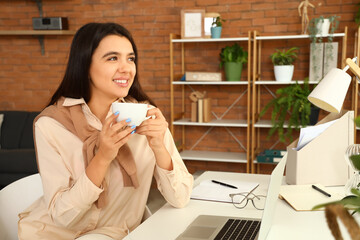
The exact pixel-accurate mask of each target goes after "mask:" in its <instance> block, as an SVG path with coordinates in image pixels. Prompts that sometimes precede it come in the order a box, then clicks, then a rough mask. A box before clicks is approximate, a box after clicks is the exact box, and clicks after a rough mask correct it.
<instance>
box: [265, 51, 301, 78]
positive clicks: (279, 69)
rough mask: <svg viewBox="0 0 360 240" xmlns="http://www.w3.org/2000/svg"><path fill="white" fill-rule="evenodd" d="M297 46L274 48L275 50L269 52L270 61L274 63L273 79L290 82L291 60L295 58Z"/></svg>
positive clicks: (291, 74) (292, 70)
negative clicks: (281, 48) (271, 52)
mask: <svg viewBox="0 0 360 240" xmlns="http://www.w3.org/2000/svg"><path fill="white" fill-rule="evenodd" d="M297 49H298V48H297V47H292V48H290V49H288V50H286V49H283V50H279V49H276V52H274V53H273V54H271V61H272V63H273V64H274V73H275V79H276V81H278V82H290V81H291V79H292V76H293V73H294V65H293V62H294V61H295V59H296V58H297V54H296V50H297Z"/></svg>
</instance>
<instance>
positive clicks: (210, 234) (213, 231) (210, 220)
mask: <svg viewBox="0 0 360 240" xmlns="http://www.w3.org/2000/svg"><path fill="white" fill-rule="evenodd" d="M286 159H287V155H285V156H284V157H283V158H282V159H281V161H280V162H279V163H278V164H277V166H276V167H275V169H274V170H273V172H272V173H271V177H270V182H269V188H268V191H267V195H266V200H265V208H264V210H263V214H262V218H261V219H256V218H243V217H239V218H237V217H226V216H212V215H199V216H198V217H197V218H196V219H195V220H194V221H193V222H192V223H191V224H190V225H189V226H188V227H187V228H186V229H185V231H184V232H183V233H181V234H180V235H179V236H178V237H177V238H176V239H177V240H218V239H219V240H220V239H228V240H235V239H249V240H250V239H254V240H255V239H256V240H263V239H266V236H267V235H268V233H269V231H270V228H271V225H272V221H273V217H274V212H275V207H276V203H277V199H278V196H279V192H280V186H281V183H282V179H283V174H284V168H285V164H286ZM249 204H251V203H249ZM240 211H241V210H240ZM232 231H235V233H232Z"/></svg>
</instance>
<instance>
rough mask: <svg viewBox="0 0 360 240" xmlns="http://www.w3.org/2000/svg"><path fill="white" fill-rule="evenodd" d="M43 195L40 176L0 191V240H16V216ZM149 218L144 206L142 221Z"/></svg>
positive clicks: (23, 179) (34, 176)
mask: <svg viewBox="0 0 360 240" xmlns="http://www.w3.org/2000/svg"><path fill="white" fill-rule="evenodd" d="M42 195H43V188H42V182H41V177H40V174H38V173H37V174H33V175H30V176H27V177H24V178H21V179H19V180H17V181H15V182H13V183H11V184H9V185H8V186H6V187H4V188H3V189H1V190H0V239H1V240H17V239H18V220H19V217H18V214H19V213H20V212H22V211H23V210H25V209H26V208H27V207H29V206H30V205H31V204H32V203H33V202H35V200H37V199H38V198H39V197H41V196H42ZM150 216H151V211H150V209H149V208H148V207H147V206H146V208H145V212H144V216H143V219H142V221H145V220H146V219H147V218H149V217H150Z"/></svg>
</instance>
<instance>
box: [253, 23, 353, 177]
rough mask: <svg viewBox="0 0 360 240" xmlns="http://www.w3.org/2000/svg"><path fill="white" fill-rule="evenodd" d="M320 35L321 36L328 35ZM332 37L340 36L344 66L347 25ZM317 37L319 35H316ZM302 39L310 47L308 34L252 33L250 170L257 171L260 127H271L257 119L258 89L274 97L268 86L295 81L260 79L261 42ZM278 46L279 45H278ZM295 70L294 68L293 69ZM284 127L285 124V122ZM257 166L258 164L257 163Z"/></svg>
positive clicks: (301, 82)
mask: <svg viewBox="0 0 360 240" xmlns="http://www.w3.org/2000/svg"><path fill="white" fill-rule="evenodd" d="M328 36H329V35H327V36H322V37H323V38H326V37H328ZM332 36H333V37H334V38H341V39H342V47H341V66H342V67H344V63H345V59H346V42H347V27H345V31H344V33H335V34H333V35H332ZM318 37H319V36H318ZM299 39H304V40H308V42H309V48H310V41H309V39H310V36H309V35H280V36H259V33H258V32H257V31H254V33H253V51H252V52H253V54H254V58H253V63H252V66H253V68H252V70H253V72H252V88H251V89H252V94H251V95H252V113H251V122H252V124H251V136H252V139H251V164H250V165H251V166H250V168H251V172H252V173H254V172H255V171H259V168H257V169H255V164H257V161H256V156H257V155H258V153H259V152H261V150H263V149H262V148H261V143H260V129H263V128H268V129H270V128H271V127H272V124H271V121H270V120H263V119H259V113H260V111H261V105H260V101H261V91H260V89H262V88H263V89H265V91H267V92H268V93H269V94H271V95H272V96H273V97H275V94H274V93H273V91H271V90H270V89H269V86H272V87H273V88H276V89H277V86H279V87H282V86H284V85H289V84H294V83H295V82H296V81H292V82H290V83H281V82H276V81H275V80H274V79H266V80H264V79H262V74H261V65H262V59H261V56H262V55H261V50H262V42H263V41H283V40H285V41H291V40H299ZM279 48H280V47H279ZM295 71H296V69H295ZM298 83H300V84H303V83H304V82H303V81H298ZM309 84H317V82H309ZM285 127H287V126H286V124H285ZM277 144H278V141H274V143H273V145H272V147H271V149H272V148H273V147H275V146H276V145H277ZM257 167H259V164H257Z"/></svg>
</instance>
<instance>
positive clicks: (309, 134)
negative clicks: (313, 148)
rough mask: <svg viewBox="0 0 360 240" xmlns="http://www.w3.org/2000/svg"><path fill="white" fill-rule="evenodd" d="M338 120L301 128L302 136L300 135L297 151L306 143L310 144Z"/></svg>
mask: <svg viewBox="0 0 360 240" xmlns="http://www.w3.org/2000/svg"><path fill="white" fill-rule="evenodd" d="M336 121H337V119H336V120H333V121H330V122H326V123H323V124H319V125H315V126H308V127H305V128H301V129H300V137H299V141H298V144H297V147H296V151H299V150H300V149H302V148H303V147H305V145H306V144H308V143H309V142H311V141H312V140H313V139H314V138H316V137H317V136H319V135H320V134H321V133H322V132H324V131H325V130H326V129H327V128H328V127H330V126H331V125H332V124H334V123H335V122H336Z"/></svg>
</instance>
